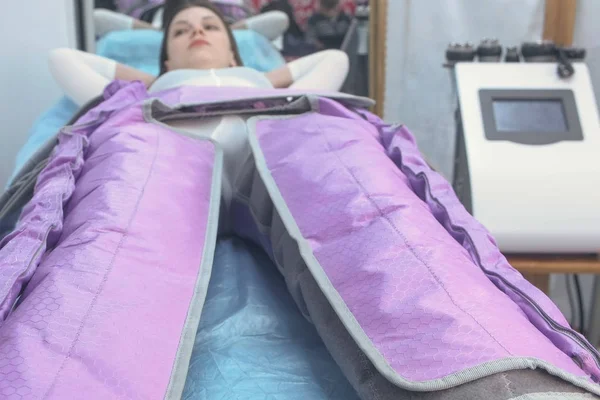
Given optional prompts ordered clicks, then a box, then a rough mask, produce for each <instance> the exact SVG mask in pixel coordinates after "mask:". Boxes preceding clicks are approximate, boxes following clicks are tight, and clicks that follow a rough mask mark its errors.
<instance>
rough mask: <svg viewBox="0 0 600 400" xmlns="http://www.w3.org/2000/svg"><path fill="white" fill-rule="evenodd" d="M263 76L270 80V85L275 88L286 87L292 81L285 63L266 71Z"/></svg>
mask: <svg viewBox="0 0 600 400" xmlns="http://www.w3.org/2000/svg"><path fill="white" fill-rule="evenodd" d="M265 76H266V77H267V79H268V80H269V81H270V82H271V85H273V87H274V88H277V89H283V88H287V87H289V86H290V85H291V84H292V82H294V80H293V79H292V73H291V72H290V69H289V68H288V66H287V65H284V66H283V67H279V68H277V69H274V70H273V71H270V72H267V73H266V74H265Z"/></svg>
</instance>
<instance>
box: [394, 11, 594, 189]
mask: <svg viewBox="0 0 600 400" xmlns="http://www.w3.org/2000/svg"><path fill="white" fill-rule="evenodd" d="M592 1H598V0H592ZM544 3H545V2H544V0H435V1H431V0H427V1H423V0H388V7H389V9H388V14H387V15H388V21H387V58H388V59H387V68H386V89H387V91H386V94H385V110H384V118H385V119H386V121H389V122H402V123H404V124H406V125H407V127H408V128H409V129H410V130H411V131H412V132H413V134H414V135H415V136H416V138H417V141H418V143H419V147H420V148H421V151H422V152H423V153H424V154H425V156H426V157H427V159H428V161H429V162H430V163H431V164H433V166H435V168H436V169H437V170H438V171H439V172H440V173H441V174H443V175H444V176H445V177H446V178H448V179H450V178H451V174H452V163H453V152H454V142H455V141H454V137H455V126H454V110H455V108H456V103H455V101H454V98H453V96H454V94H453V93H452V91H451V81H450V74H449V71H448V70H447V69H444V68H442V64H443V63H444V61H445V51H446V47H447V46H448V44H449V43H450V42H457V43H465V42H471V43H474V44H477V43H478V42H479V41H480V40H481V39H483V38H486V37H488V38H498V39H499V40H500V42H501V43H502V44H503V45H519V44H520V43H521V42H523V41H527V40H539V39H540V38H541V36H542V29H543V14H544V12H543V10H544Z"/></svg>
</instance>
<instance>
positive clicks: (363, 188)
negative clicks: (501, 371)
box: [315, 122, 513, 356]
mask: <svg viewBox="0 0 600 400" xmlns="http://www.w3.org/2000/svg"><path fill="white" fill-rule="evenodd" d="M315 125H316V126H317V128H318V129H319V132H321V134H322V135H323V138H324V139H325V141H326V142H327V149H328V150H329V152H330V153H331V154H333V155H334V156H335V157H336V158H337V160H338V161H339V163H340V164H341V165H342V166H343V167H344V169H345V170H346V172H348V174H349V175H350V176H351V177H352V179H353V180H354V181H355V182H356V184H357V185H358V186H359V187H360V189H361V191H362V192H363V194H364V195H365V197H366V198H367V199H368V200H369V202H370V203H371V204H372V205H373V207H375V209H376V210H377V211H378V212H379V215H380V216H381V217H382V218H383V219H384V220H385V221H387V223H388V224H389V225H390V226H391V227H392V229H393V230H394V231H395V232H396V233H397V234H398V236H399V237H400V238H402V240H403V241H404V244H405V245H406V247H407V248H408V249H409V250H410V252H411V253H412V255H413V257H415V258H416V259H417V260H418V261H419V262H421V264H423V266H425V267H426V268H427V270H428V271H429V273H430V274H431V276H432V277H433V278H434V279H435V281H436V282H437V283H438V285H439V286H440V287H441V288H442V289H443V290H444V292H445V293H446V295H447V296H448V298H449V299H450V301H451V302H452V304H454V306H456V308H458V309H459V310H460V311H462V312H463V313H464V314H465V315H467V316H469V317H470V318H471V319H472V320H473V321H474V322H475V323H476V324H477V325H478V326H479V327H480V328H481V329H482V330H483V331H484V332H485V333H487V334H488V335H489V336H490V338H492V339H493V340H494V342H496V344H498V346H500V347H501V348H502V349H503V350H504V351H506V353H507V354H509V355H511V356H512V355H513V354H512V353H511V352H510V351H508V349H506V347H504V346H503V345H502V344H501V343H500V342H499V341H498V340H497V339H496V337H494V335H492V333H491V332H489V331H488V330H487V329H486V328H485V327H484V326H483V325H481V323H480V322H479V321H478V320H477V319H475V317H473V316H472V315H471V314H469V313H468V312H467V311H466V310H464V309H463V308H462V307H460V306H459V305H458V304H457V303H456V302H455V300H454V298H453V297H452V296H451V295H450V293H449V292H448V290H447V289H446V287H445V286H444V284H443V283H442V282H441V281H440V279H439V278H438V276H437V275H436V274H435V273H434V272H433V271H432V270H431V267H430V266H429V265H428V264H427V263H426V262H425V261H424V260H423V259H422V258H421V257H419V256H418V255H417V254H416V252H415V250H414V248H413V246H411V245H410V244H409V243H408V241H407V240H406V237H405V236H404V235H403V234H402V233H401V232H400V231H399V230H398V228H397V227H396V225H395V224H394V223H392V221H391V220H390V219H389V218H388V217H387V216H386V215H384V214H383V212H382V211H381V209H380V208H379V206H378V205H377V203H376V202H375V201H374V200H373V199H372V198H371V196H370V195H369V194H368V193H367V191H366V190H365V187H364V186H363V185H362V183H361V182H360V181H359V180H358V178H357V177H356V175H354V173H353V172H352V171H351V170H350V168H348V166H347V165H346V164H345V163H344V162H343V161H342V159H341V158H340V156H339V155H338V154H337V152H335V151H333V149H332V146H331V142H330V141H329V139H328V137H327V132H326V131H325V130H323V129H322V127H321V125H320V124H319V123H318V122H315ZM392 164H393V163H392ZM394 166H395V165H394ZM417 198H418V196H417Z"/></svg>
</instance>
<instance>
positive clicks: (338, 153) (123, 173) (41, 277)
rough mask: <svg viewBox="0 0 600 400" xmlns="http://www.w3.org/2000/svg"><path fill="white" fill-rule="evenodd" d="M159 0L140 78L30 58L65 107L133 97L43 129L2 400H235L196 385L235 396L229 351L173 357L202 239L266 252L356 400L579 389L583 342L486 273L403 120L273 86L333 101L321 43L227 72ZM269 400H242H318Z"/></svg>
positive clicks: (479, 230)
mask: <svg viewBox="0 0 600 400" xmlns="http://www.w3.org/2000/svg"><path fill="white" fill-rule="evenodd" d="M176 7H177V8H176V9H175V10H174V11H172V12H170V13H169V14H168V15H170V16H171V17H170V18H168V21H166V22H167V23H166V24H165V31H166V34H165V39H164V42H163V46H162V51H161V56H160V66H161V75H160V76H159V77H158V78H155V77H152V76H148V75H145V74H141V73H140V72H139V71H135V70H132V69H130V68H127V67H125V66H122V65H118V64H115V63H111V62H109V61H106V60H102V59H97V58H95V57H93V56H88V55H83V54H81V53H77V52H68V51H64V50H63V51H58V52H55V53H54V54H53V56H52V60H51V62H52V66H53V72H54V74H55V76H56V77H57V80H58V81H59V82H60V83H61V85H62V86H63V88H64V89H65V91H66V92H67V94H69V95H70V96H71V97H72V98H74V99H75V100H76V101H77V102H78V103H79V104H83V103H85V102H86V101H88V100H90V99H92V98H93V97H95V96H97V95H99V94H100V93H101V92H102V91H103V89H104V88H105V87H106V85H107V84H108V82H109V81H111V80H112V79H114V78H118V79H124V80H142V81H143V82H144V83H145V85H146V87H144V85H143V84H142V83H140V82H134V83H128V84H122V83H120V82H115V83H113V84H111V86H110V87H109V88H108V90H106V91H105V97H106V99H105V100H104V101H103V102H102V103H101V104H100V105H98V106H97V107H95V108H94V109H92V110H91V111H89V112H88V113H86V114H85V115H84V116H83V117H82V118H81V119H80V120H79V121H78V123H77V124H76V125H75V126H74V127H71V128H65V129H64V130H63V131H62V133H61V135H60V136H59V139H60V140H59V141H58V144H57V145H55V146H54V149H53V153H52V156H51V157H50V161H49V162H48V164H47V166H45V167H44V166H43V163H42V168H41V172H40V173H39V176H38V178H37V184H36V185H37V186H36V190H35V192H34V194H33V196H32V198H31V199H30V200H28V203H27V204H28V205H27V207H25V208H24V209H23V213H22V215H21V220H20V221H19V223H18V225H17V229H15V230H14V232H12V233H10V234H9V235H8V236H6V237H5V239H4V240H3V241H2V242H0V264H1V266H2V268H0V274H2V275H0V278H1V281H2V282H3V286H2V287H0V300H1V301H0V319H1V321H0V322H2V325H1V329H0V354H6V355H9V356H8V357H11V360H17V359H18V362H13V361H10V360H9V361H7V363H6V365H5V366H4V367H3V368H2V370H1V371H0V374H4V375H5V376H8V377H11V379H10V380H5V381H2V380H1V378H2V376H0V381H1V382H3V383H6V385H7V387H8V389H10V390H12V391H11V392H10V393H14V392H15V391H16V390H21V389H22V388H21V387H18V388H15V387H12V386H10V385H13V382H16V381H24V382H25V383H22V382H21V383H22V385H21V386H23V387H24V388H25V389H24V390H26V391H27V393H25V394H23V396H25V397H27V398H45V399H63V398H72V397H73V394H74V393H85V394H86V395H87V396H88V398H93V399H95V398H98V399H108V398H110V399H112V398H123V399H133V398H140V399H162V398H167V399H176V398H180V397H181V394H182V393H183V388H184V385H185V384H186V376H187V382H188V383H187V384H188V385H191V384H194V382H195V388H196V389H198V391H197V393H198V394H197V397H195V398H208V399H212V398H234V397H236V396H232V395H231V393H229V394H227V393H221V395H218V396H217V395H214V394H213V395H211V396H209V395H207V394H206V392H205V391H204V389H205V388H206V387H207V386H209V385H210V384H211V382H212V381H215V380H218V382H219V387H220V388H222V389H224V390H228V389H229V387H233V386H238V388H243V387H244V385H252V384H253V382H252V379H248V380H246V381H244V382H243V384H242V383H240V382H239V381H237V380H228V379H227V378H228V376H227V375H226V371H225V369H226V368H225V369H222V368H221V366H233V367H235V365H233V364H235V360H233V361H231V359H230V357H228V356H219V357H212V356H213V355H214V356H217V354H216V353H215V354H213V353H211V354H209V356H211V358H210V360H212V361H213V363H212V364H210V360H207V361H206V360H205V361H206V362H201V361H199V359H195V358H194V356H193V355H192V348H193V347H194V338H195V337H196V329H197V327H198V323H199V321H198V320H199V319H200V320H201V322H202V318H203V317H202V310H203V306H204V299H205V296H206V289H207V287H208V281H209V279H210V273H211V268H212V264H213V255H214V246H215V242H216V236H217V229H219V232H222V231H225V232H228V233H235V234H236V235H237V236H238V237H241V238H244V239H246V240H249V241H251V242H253V243H255V244H257V245H259V246H261V247H262V248H263V249H264V250H265V252H266V253H267V254H269V256H270V257H271V258H272V260H273V261H274V263H275V264H276V265H277V267H278V268H277V269H275V270H276V271H278V272H280V273H281V275H282V276H283V278H282V279H281V280H280V281H279V282H280V284H281V286H282V287H285V288H286V291H289V293H290V294H291V297H292V298H293V300H294V303H295V305H296V306H297V310H296V311H297V312H298V313H301V314H302V315H303V316H305V317H306V318H307V319H309V320H310V321H311V322H312V323H313V325H314V327H315V329H316V330H317V332H318V333H319V336H320V338H321V339H322V341H323V343H325V345H326V346H327V350H328V352H329V353H331V355H332V357H333V359H334V360H335V362H336V364H337V365H339V367H340V370H341V371H342V372H343V375H344V377H345V379H346V380H347V381H348V382H349V383H350V384H351V385H352V388H353V390H354V391H355V392H356V393H357V394H358V396H359V397H360V398H362V399H378V400H398V399H414V400H436V399H440V400H458V399H461V400H463V399H488V400H508V399H523V400H525V399H534V400H537V399H544V400H545V399H554V398H557V399H573V400H575V399H588V398H593V397H590V396H589V395H586V393H594V394H600V386H599V385H598V384H597V383H596V382H599V381H600V368H599V365H600V355H599V354H598V352H597V351H596V350H595V349H594V348H593V346H591V345H590V344H589V343H588V342H587V341H586V340H585V338H583V337H582V336H581V335H579V334H578V333H576V332H574V331H573V330H572V329H571V328H570V327H569V326H568V323H567V322H566V320H565V318H564V316H562V314H561V313H560V311H559V310H558V309H557V308H556V306H554V305H553V304H552V302H551V301H550V300H549V299H548V298H547V297H546V296H545V295H544V294H543V293H541V292H540V291H538V290H536V289H535V288H534V287H533V286H532V285H531V284H529V283H528V282H527V281H526V280H524V279H523V277H522V276H521V275H520V274H518V273H517V272H516V271H515V270H514V269H512V268H511V267H510V266H509V265H508V263H507V261H506V259H505V258H504V257H503V256H502V254H501V253H500V251H499V250H498V248H497V246H496V245H495V243H494V241H493V239H492V238H491V237H490V236H489V235H488V233H487V232H486V231H485V229H483V227H481V225H480V224H478V223H477V221H475V220H474V219H473V218H472V216H470V215H469V214H468V213H467V212H466V211H465V210H464V207H462V206H461V205H460V203H459V202H458V200H457V199H456V196H454V194H453V192H452V188H451V186H450V185H449V184H448V182H446V181H445V180H444V179H443V178H442V177H441V176H439V175H437V174H435V173H433V172H432V171H431V169H429V168H428V167H427V165H426V163H425V162H424V161H423V159H422V156H421V155H420V153H419V151H418V149H417V147H416V144H415V140H414V137H412V135H411V134H410V133H409V132H408V131H407V130H406V128H404V127H402V126H390V125H386V124H385V123H384V122H383V121H381V120H380V119H378V118H377V117H375V116H373V115H372V114H369V113H368V112H366V111H365V110H364V108H365V107H366V106H368V105H369V103H368V102H365V101H363V100H362V99H358V98H354V97H349V96H343V95H341V94H339V93H337V94H336V93H327V94H323V95H322V96H319V97H316V96H306V97H303V96H296V95H295V94H297V92H295V91H292V90H275V89H273V88H286V87H290V88H299V89H301V90H306V89H319V90H321V91H333V90H336V89H338V88H339V87H340V85H341V84H342V81H343V79H344V75H345V69H346V68H347V60H346V59H345V57H344V56H343V55H342V54H341V53H338V52H326V53H320V54H317V55H314V56H312V57H308V58H306V59H301V60H298V61H297V62H294V63H290V64H288V65H287V66H285V67H283V68H280V69H278V70H276V71H273V72H271V73H268V74H264V75H263V74H261V73H259V72H257V71H255V70H251V69H248V68H244V67H243V66H242V65H241V62H240V59H239V56H238V54H237V51H236V47H235V42H234V41H233V40H232V35H231V31H230V30H229V28H228V27H227V26H226V25H225V24H224V22H223V20H222V18H221V17H220V16H219V14H218V13H217V12H215V10H214V9H213V8H212V6H210V5H209V4H207V3H199V2H195V1H194V2H186V3H185V4H182V3H178V5H177V6H176ZM340 71H341V72H340ZM148 92H150V95H148ZM239 99H246V100H247V101H244V102H242V101H239ZM178 104H184V105H189V106H190V107H184V108H183V109H178V108H177V105H178ZM194 104H195V105H198V104H200V105H201V106H200V107H198V106H196V107H192V105H194ZM248 115H252V116H251V117H248ZM207 138H211V140H208V139H207ZM215 141H216V142H218V144H219V145H215V144H214V142H215ZM36 170H37V169H35V170H34V171H36ZM23 176H25V177H27V179H29V177H30V175H29V176H28V175H27V174H25V175H23ZM27 182H29V180H27ZM17 183H18V182H17ZM16 192H18V193H25V192H26V191H25V190H24V189H23V188H21V187H17V188H16ZM221 199H222V200H221ZM0 200H1V199H0ZM8 200H9V201H8V203H7V204H9V205H10V206H11V207H12V205H13V204H14V203H15V201H13V200H12V198H9V199H8ZM3 209H4V207H3V204H2V202H1V201H0V217H1V212H2V210H3ZM220 217H223V218H220ZM217 225H218V226H217ZM29 254H31V257H27V255H29ZM236 268H240V269H243V268H244V265H236ZM265 273H266V272H265ZM11 279H12V281H11ZM7 285H8V287H9V289H10V290H9V291H8V292H7V291H6V290H5V289H4V288H5V287H7ZM242 287H244V286H243V285H242ZM217 289H218V288H217ZM244 289H248V290H254V291H257V290H263V288H262V287H258V288H257V287H247V288H244ZM7 293H8V294H7ZM235 295H236V294H235V293H234V294H233V295H232V296H235ZM17 298H18V302H17ZM39 310H41V311H39ZM42 311H43V313H42ZM257 312H259V313H260V312H261V310H260V309H259V310H257ZM215 323H216V324H220V323H221V321H220V320H216V322H215ZM292 329H293V328H292ZM233 331H234V333H235V334H236V335H237V336H236V337H239V336H244V335H246V334H247V331H246V330H244V329H243V327H238V326H235V327H233ZM248 335H249V334H248ZM260 335H261V337H263V338H264V339H269V340H274V341H279V342H282V341H283V342H285V340H286V338H285V337H281V336H279V335H277V334H272V332H269V331H268V330H267V331H265V332H263V333H261V334H260ZM228 343H229V342H227V341H220V342H219V343H218V345H219V349H221V348H225V347H227V346H228ZM196 344H197V347H196V349H195V351H196V350H202V349H203V348H204V347H203V344H202V343H201V342H196ZM224 353H225V354H226V353H227V351H226V349H224ZM287 356H288V354H286V352H285V351H281V352H276V353H269V354H265V355H264V357H258V358H257V359H256V360H252V361H253V362H254V361H255V362H256V364H260V365H263V366H264V365H268V366H270V365H271V364H270V363H269V360H271V361H272V363H273V364H276V363H275V361H273V360H277V359H285V358H286V357H287ZM306 357H308V358H310V357H311V354H307V355H306ZM190 359H192V361H191V362H190ZM311 360H312V359H311ZM230 361H231V362H230ZM292 361H293V360H291V361H290V363H291V364H293V362H292ZM199 363H200V365H199ZM314 367H315V369H313V370H312V374H308V376H306V375H302V376H301V377H298V376H296V375H295V374H294V371H295V370H293V369H284V370H281V371H282V373H283V374H284V375H285V376H286V377H287V379H289V380H291V381H293V382H294V383H295V384H296V385H295V387H297V390H298V391H300V390H301V389H302V387H303V383H304V382H305V381H306V380H310V379H313V380H314V379H315V375H321V373H322V368H321V370H320V369H319V366H318V365H316V362H315V365H314ZM194 368H196V371H197V372H198V373H197V374H195V375H194V374H193V373H192V372H190V371H193V370H194ZM327 368H328V369H329V367H327ZM275 369H276V368H273V371H272V372H273V373H275ZM245 371H248V370H245ZM281 371H280V372H281ZM188 373H189V374H188ZM248 374H249V375H251V374H252V371H249V372H248ZM265 375H270V372H269V373H266V374H265ZM250 378H252V376H251V377H250ZM260 388H261V389H263V388H264V389H265V390H267V389H269V390H271V389H273V388H272V387H266V386H264V387H263V386H261V387H260ZM3 390H6V388H3ZM276 390H277V389H276V388H275V391H265V392H264V396H263V397H265V398H267V397H269V396H271V397H277V398H301V399H304V398H306V399H313V398H319V396H317V397H315V396H311V395H303V394H300V393H299V392H298V393H296V391H294V390H290V391H286V392H285V393H278V392H276ZM3 393H4V392H3ZM19 394H21V391H19ZM202 396H204V397H202ZM239 397H242V396H239ZM320 397H325V396H320ZM338 397H341V398H348V397H347V396H338ZM325 398H336V396H335V395H331V396H328V397H325Z"/></svg>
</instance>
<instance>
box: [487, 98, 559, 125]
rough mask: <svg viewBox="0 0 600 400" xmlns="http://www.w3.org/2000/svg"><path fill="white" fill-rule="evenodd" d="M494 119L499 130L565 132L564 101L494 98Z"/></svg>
mask: <svg viewBox="0 0 600 400" xmlns="http://www.w3.org/2000/svg"><path fill="white" fill-rule="evenodd" d="M492 105H493V109H494V120H495V121H496V129H497V130H498V131H499V132H540V133H545V132H548V133H550V132H565V131H567V128H568V127H567V118H566V115H565V110H564V106H563V102H562V101H561V100H560V99H557V100H550V99H548V100H533V99H532V100H526V99H523V100H520V99H519V100H511V99H501V100H499V99H494V100H493V103H492Z"/></svg>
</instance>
